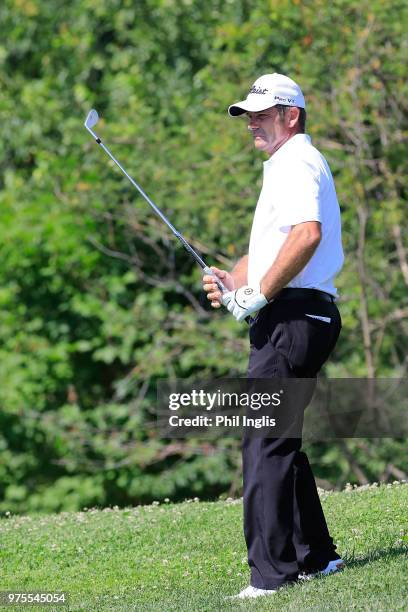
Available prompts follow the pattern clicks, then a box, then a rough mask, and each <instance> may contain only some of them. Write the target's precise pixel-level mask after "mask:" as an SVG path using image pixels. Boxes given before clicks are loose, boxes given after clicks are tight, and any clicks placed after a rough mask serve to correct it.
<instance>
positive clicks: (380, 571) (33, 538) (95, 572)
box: [0, 484, 408, 612]
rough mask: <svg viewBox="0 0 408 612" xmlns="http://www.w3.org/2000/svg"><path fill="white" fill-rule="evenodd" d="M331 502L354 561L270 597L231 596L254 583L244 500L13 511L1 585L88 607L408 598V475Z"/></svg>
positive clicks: (258, 605)
mask: <svg viewBox="0 0 408 612" xmlns="http://www.w3.org/2000/svg"><path fill="white" fill-rule="evenodd" d="M322 502H323V506H324V510H325V513H326V516H327V520H328V523H329V526H330V530H331V533H332V535H333V537H334V538H335V541H336V543H337V544H338V550H339V551H340V553H341V555H342V556H343V558H344V559H345V560H346V562H347V567H346V569H345V570H344V571H343V572H342V573H339V574H336V575H333V576H328V577H326V578H317V579H314V580H313V581H310V582H308V583H306V584H297V585H295V586H292V587H288V588H285V589H282V590H281V591H280V592H279V593H277V594H275V595H272V596H268V597H267V598H263V599H261V600H259V599H258V600H252V601H248V600H247V601H245V602H242V603H238V602H236V601H234V602H228V601H225V600H224V597H225V596H226V595H231V594H235V593H237V592H238V591H239V590H240V589H241V588H243V587H245V586H247V584H248V576H249V574H248V568H247V565H246V557H245V555H246V549H245V543H244V540H243V535H242V502H241V501H240V500H238V501H233V502H229V501H227V502H216V503H202V502H194V501H192V502H185V503H182V504H162V505H157V504H153V505H152V506H144V507H137V508H129V509H125V510H119V509H115V508H114V509H105V510H95V509H92V510H88V511H86V512H79V513H71V512H65V513H61V514H56V515H43V516H16V517H9V518H3V519H1V520H0V590H13V589H17V590H26V591H30V590H31V591H32V590H35V589H36V590H50V591H52V590H64V591H67V592H68V593H69V594H70V598H71V599H70V604H69V606H68V608H69V610H86V611H87V612H90V611H92V612H93V611H98V610H118V611H121V612H122V611H127V610H147V611H150V610H152V611H154V610H157V611H159V610H160V611H161V610H163V611H166V612H167V611H169V610H186V611H189V612H190V611H195V610H197V611H198V610H200V611H202V610H214V611H215V610H217V611H218V610H234V609H239V610H248V609H251V610H293V611H296V612H299V611H306V610H314V611H318V610H322V611H323V610H330V611H331V612H332V611H336V610H339V611H340V610H342V611H344V610H367V611H368V610H369V611H372V610H387V611H388V612H394V611H396V610H406V609H407V608H408V589H407V576H408V567H407V550H408V547H407V539H408V538H407V535H406V534H407V509H408V485H407V484H394V485H386V486H385V485H383V486H378V487H375V486H371V487H363V488H360V489H356V490H350V491H343V492H341V493H323V494H322ZM8 609H9V610H16V609H20V607H19V608H17V607H11V606H9V607H8ZM28 609H33V608H32V607H30V608H29V607H28V606H25V607H22V606H21V610H28ZM36 609H37V610H38V609H39V608H36ZM43 609H46V610H49V611H50V612H51V610H54V609H59V610H61V609H67V607H65V608H62V607H61V606H59V607H58V608H54V607H51V606H47V607H46V608H43Z"/></svg>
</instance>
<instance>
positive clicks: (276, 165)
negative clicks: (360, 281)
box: [248, 134, 344, 296]
mask: <svg viewBox="0 0 408 612" xmlns="http://www.w3.org/2000/svg"><path fill="white" fill-rule="evenodd" d="M305 221H320V223H321V229H322V239H321V241H320V243H319V245H318V247H317V249H316V251H315V252H314V254H313V256H312V258H311V259H310V261H309V262H308V263H307V264H306V266H305V267H304V268H303V270H302V271H301V272H300V273H299V274H298V275H297V276H295V277H294V278H293V279H292V280H291V281H290V283H288V285H287V287H302V288H310V289H320V290H321V291H326V292H327V293H331V294H332V295H334V296H337V290H336V288H335V286H334V279H335V276H336V274H337V273H338V272H339V271H340V270H341V268H342V265H343V261H344V255H343V248H342V244H341V222H340V207H339V203H338V201H337V196H336V190H335V187H334V182H333V177H332V175H331V172H330V168H329V166H328V164H327V162H326V160H325V159H324V157H323V155H321V153H319V151H318V150H317V149H315V147H313V146H312V144H311V139H310V137H309V136H307V135H306V134H296V135H295V136H292V138H290V139H289V140H288V141H287V142H285V144H284V145H282V146H281V147H280V149H278V150H277V151H276V152H275V153H274V154H273V155H272V157H270V159H268V160H267V161H266V162H264V177H263V185H262V190H261V193H260V195H259V200H258V203H257V206H256V210H255V215H254V220H253V224H252V230H251V237H250V241H249V259H248V284H249V285H251V286H254V285H256V284H259V283H260V281H261V279H262V277H263V276H264V274H265V273H266V271H267V270H268V269H269V268H270V266H271V265H272V264H273V262H274V261H275V258H276V256H277V254H278V252H279V249H280V248H281V246H282V245H283V243H284V242H285V240H286V238H287V237H288V234H289V231H290V229H291V227H292V226H293V225H297V224H298V223H304V222H305Z"/></svg>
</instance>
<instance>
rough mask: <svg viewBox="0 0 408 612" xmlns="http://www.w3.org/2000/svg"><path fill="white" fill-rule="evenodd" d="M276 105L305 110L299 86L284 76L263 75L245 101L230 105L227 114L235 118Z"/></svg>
mask: <svg viewBox="0 0 408 612" xmlns="http://www.w3.org/2000/svg"><path fill="white" fill-rule="evenodd" d="M277 104H284V105H286V106H298V107H299V108H306V103H305V99H304V97H303V93H302V90H301V89H300V87H299V85H298V84H297V83H295V81H292V79H290V78H289V77H287V76H285V75H284V74H278V73H277V72H274V73H273V74H264V75H262V76H261V77H259V79H257V80H256V81H255V83H254V84H253V85H252V87H251V89H250V90H249V93H248V96H247V98H246V100H242V102H236V103H235V104H231V106H230V107H229V108H228V113H229V114H230V115H231V117H237V116H238V115H242V114H243V113H246V112H247V111H249V112H251V113H256V112H258V111H262V110H265V109H266V108H270V107H271V106H276V105H277Z"/></svg>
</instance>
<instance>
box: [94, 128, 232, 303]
mask: <svg viewBox="0 0 408 612" xmlns="http://www.w3.org/2000/svg"><path fill="white" fill-rule="evenodd" d="M85 127H86V129H87V130H88V132H90V134H92V136H93V138H94V139H95V142H96V143H97V144H98V145H99V146H100V147H102V149H103V150H104V151H105V153H107V155H109V157H110V158H111V160H112V161H113V162H114V163H115V164H116V165H117V166H118V168H119V169H120V170H121V171H122V172H123V174H124V175H125V176H126V178H127V179H128V180H129V181H130V182H131V183H132V185H133V186H134V187H135V188H136V189H137V190H138V192H139V193H140V195H141V196H142V197H143V198H144V199H145V200H146V202H147V203H148V204H149V205H150V206H151V207H152V208H153V210H154V212H155V213H156V214H157V215H158V216H159V217H160V219H161V220H162V221H163V222H164V223H165V224H166V225H167V227H168V228H169V229H170V230H171V232H172V233H173V234H174V236H176V238H178V240H179V241H180V242H181V244H182V245H183V247H184V248H185V249H186V251H188V253H190V255H191V256H192V257H193V258H194V259H195V261H196V262H197V263H198V265H199V266H201V268H202V269H203V270H204V271H205V272H207V274H211V275H212V276H214V277H215V279H216V283H217V285H218V287H219V288H220V290H221V291H222V292H223V293H225V292H226V291H228V289H227V288H226V287H225V285H224V284H223V283H222V282H221V281H220V280H219V278H217V277H216V275H215V274H214V272H213V271H212V270H211V268H210V267H209V266H207V264H206V263H205V261H204V260H203V259H202V258H201V257H200V256H199V254H198V253H197V252H196V251H195V250H194V249H193V247H192V246H191V245H190V244H189V243H188V242H187V240H186V239H185V238H184V236H183V235H182V234H180V232H179V231H178V230H176V228H175V227H174V225H173V224H172V223H171V222H170V221H169V220H168V219H167V217H166V215H165V214H164V213H163V212H162V211H161V210H160V208H159V207H158V206H156V204H155V203H154V202H153V200H152V199H151V198H149V196H148V195H147V193H146V192H145V191H144V189H142V187H140V185H139V184H138V183H136V181H135V180H134V179H133V178H132V177H131V176H130V174H128V173H127V172H126V170H125V169H124V167H123V166H122V164H121V163H120V162H119V161H118V160H117V159H116V157H115V156H114V155H113V154H112V153H111V152H110V150H109V149H108V147H107V146H106V145H105V144H104V143H103V142H102V140H101V139H100V138H99V136H98V135H97V134H95V132H94V131H93V130H92V129H91V128H90V127H88V126H85Z"/></svg>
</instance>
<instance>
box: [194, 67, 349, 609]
mask: <svg viewBox="0 0 408 612" xmlns="http://www.w3.org/2000/svg"><path fill="white" fill-rule="evenodd" d="M228 112H229V114H230V116H232V117H236V116H239V115H243V114H244V113H245V114H246V116H247V118H248V129H249V131H250V132H251V134H252V136H253V139H254V145H255V148H256V149H258V150H259V151H264V152H265V153H267V154H268V157H269V159H268V160H267V161H265V162H264V177H263V186H262V190H261V193H260V196H259V200H258V203H257V206H256V210H255V215H254V219H253V225H252V231H251V236H250V242H249V250H248V254H247V255H245V256H244V257H242V258H241V259H240V260H239V261H238V263H237V264H236V266H235V267H234V269H233V270H232V272H231V273H228V272H226V271H225V270H219V269H218V268H215V267H213V268H212V270H213V272H214V275H216V276H218V278H219V279H220V280H221V281H222V282H223V283H224V285H225V287H226V288H227V289H228V292H227V293H224V294H223V295H222V294H221V292H220V290H219V288H218V286H217V284H216V283H215V279H214V276H210V275H208V274H206V275H205V276H204V277H203V286H204V290H205V291H206V292H207V297H208V299H209V300H210V301H211V305H212V306H213V307H214V308H219V307H220V306H221V304H224V305H225V306H226V307H227V308H228V310H229V311H230V312H231V313H232V314H233V316H234V317H235V318H236V319H237V320H238V321H242V320H243V319H247V318H248V315H254V314H255V313H256V312H258V314H257V315H256V317H255V318H254V319H253V318H252V322H251V324H250V342H251V351H250V358H249V367H248V377H249V378H251V379H257V378H258V379H265V378H273V377H285V378H294V377H298V378H315V377H316V375H317V373H318V372H319V370H320V368H321V367H322V365H323V364H324V362H325V361H326V360H327V358H328V357H329V355H330V353H331V351H332V350H333V348H334V346H335V344H336V341H337V338H338V336H339V333H340V329H341V319H340V314H339V312H338V309H337V306H336V304H335V299H336V296H337V291H336V288H335V286H334V279H335V276H336V274H337V273H338V272H339V271H340V269H341V267H342V264H343V259H344V258H343V250H342V244H341V225H340V210H339V205H338V202H337V197H336V191H335V188H334V183H333V178H332V176H331V172H330V169H329V166H328V165H327V162H326V160H325V159H324V157H323V156H322V155H321V154H320V153H319V151H317V149H315V148H314V147H313V146H312V144H311V140H310V138H309V136H307V135H306V134H305V133H304V131H305V121H306V111H305V100H304V97H303V94H302V91H301V89H300V87H299V86H298V85H297V84H296V83H295V82H294V81H292V80H291V79H289V78H288V77H286V76H284V75H281V74H277V73H275V74H266V75H263V76H261V77H260V78H259V79H257V80H256V81H255V83H254V84H253V86H252V87H251V89H250V91H249V94H248V96H247V98H246V99H245V100H243V101H242V102H238V103H236V104H233V105H231V106H230V107H229V109H228ZM299 401H300V403H302V400H301V399H299ZM304 407H305V406H302V408H304ZM300 447H301V439H299V438H259V437H248V436H244V439H243V446H242V452H243V476H244V533H245V539H246V544H247V548H248V563H249V567H250V570H251V585H250V586H249V587H248V588H246V589H245V590H244V591H242V592H241V593H240V594H239V595H238V596H237V597H238V598H240V599H244V598H247V597H251V598H252V597H259V596H263V595H269V594H270V593H274V592H275V591H276V589H278V588H279V587H281V586H283V585H286V584H290V583H293V582H295V581H296V580H297V579H298V577H300V576H299V574H300V575H301V576H312V575H314V574H315V573H317V572H322V573H323V574H328V573H331V572H333V571H337V570H338V569H340V568H341V567H342V566H343V565H344V564H343V561H342V560H341V559H340V557H339V555H338V554H337V553H336V550H335V549H336V547H335V546H334V544H333V540H332V538H331V537H330V535H329V532H328V529H327V525H326V521H325V518H324V514H323V510H322V507H321V504H320V500H319V496H318V493H317V489H316V484H315V481H314V478H313V474H312V471H311V468H310V465H309V462H308V459H307V456H306V455H305V454H304V453H302V452H301V451H300Z"/></svg>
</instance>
